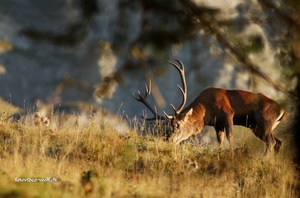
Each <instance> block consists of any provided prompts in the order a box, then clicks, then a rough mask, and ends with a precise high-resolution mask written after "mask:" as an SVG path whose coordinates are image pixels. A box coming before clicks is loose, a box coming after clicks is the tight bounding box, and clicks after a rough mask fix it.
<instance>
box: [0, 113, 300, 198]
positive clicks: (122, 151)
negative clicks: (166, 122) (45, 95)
mask: <svg viewBox="0 0 300 198" xmlns="http://www.w3.org/2000/svg"><path fill="white" fill-rule="evenodd" d="M81 119H82V118H79V116H64V117H63V119H62V118H61V116H59V115H52V117H51V122H52V124H51V125H50V126H49V127H45V126H43V125H42V126H41V125H40V126H35V125H34V121H32V119H30V116H28V118H27V119H24V120H22V121H20V122H10V121H5V119H3V116H2V117H1V119H0V158H1V166H0V174H1V177H0V197H84V196H88V197H298V196H299V181H298V180H299V178H298V175H297V171H296V167H295V164H294V163H293V156H294V154H293V150H292V146H285V147H284V148H283V150H282V151H281V152H280V153H279V154H278V155H276V156H275V157H269V158H263V157H262V156H261V153H262V143H261V142H260V141H257V140H255V138H254V135H252V134H250V133H246V132H245V131H244V129H238V130H237V131H238V132H239V131H240V133H241V134H244V132H245V134H249V136H247V135H241V136H239V137H237V138H236V144H237V145H238V146H239V147H238V148H237V149H236V151H235V155H234V157H231V156H230V153H229V152H228V151H227V150H226V149H225V150H222V151H220V150H218V149H217V147H215V146H205V147H200V146H199V145H195V144H193V143H186V144H183V145H180V146H172V145H171V144H170V143H168V142H165V141H163V140H162V138H159V137H154V136H138V135H136V132H134V131H133V130H132V129H130V128H128V127H126V126H127V125H126V124H122V127H121V128H122V130H123V133H120V130H121V129H120V127H117V126H120V125H121V123H122V122H123V121H121V120H120V119H119V118H116V117H114V116H111V115H104V114H101V115H99V116H96V117H93V118H90V117H89V116H85V122H84V121H80V120H81ZM113 120H115V121H113ZM53 122H54V124H53ZM290 138H291V137H289V136H288V135H282V138H281V139H283V140H284V142H285V143H286V145H288V143H287V142H289V140H290ZM257 145H259V147H260V148H259V151H257V147H258V146H257ZM84 171H86V172H88V171H89V172H90V173H93V174H91V177H90V178H87V179H86V178H85V180H83V179H82V178H81V177H82V173H83V172H84ZM20 177H22V178H46V177H55V178H57V179H58V180H59V181H57V182H52V183H51V182H48V183H42V182H39V183H18V182H15V178H20ZM86 181H87V182H86ZM83 183H84V184H83ZM86 183H88V185H86ZM85 186H88V187H85ZM86 188H88V189H91V188H92V189H93V190H92V191H91V192H88V190H87V189H86Z"/></svg>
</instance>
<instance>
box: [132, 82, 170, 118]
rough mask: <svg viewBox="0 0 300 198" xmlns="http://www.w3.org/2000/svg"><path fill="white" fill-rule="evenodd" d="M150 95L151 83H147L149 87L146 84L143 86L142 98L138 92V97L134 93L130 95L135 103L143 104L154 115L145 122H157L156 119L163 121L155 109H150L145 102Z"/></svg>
mask: <svg viewBox="0 0 300 198" xmlns="http://www.w3.org/2000/svg"><path fill="white" fill-rule="evenodd" d="M150 93H151V81H149V86H148V85H147V84H145V94H144V95H143V96H142V94H141V92H140V91H139V90H138V91H137V94H138V97H137V96H136V95H135V94H134V93H132V95H133V97H134V98H135V99H136V100H137V101H139V102H141V103H143V104H144V105H145V106H146V107H147V108H148V109H149V110H150V111H151V113H152V114H153V115H154V117H152V118H147V119H146V120H147V121H153V120H157V119H160V120H165V117H164V116H160V115H158V114H157V111H156V109H155V110H154V109H153V108H152V107H151V105H150V104H149V103H148V102H147V100H146V98H147V97H148V96H149V95H150ZM143 118H144V116H143Z"/></svg>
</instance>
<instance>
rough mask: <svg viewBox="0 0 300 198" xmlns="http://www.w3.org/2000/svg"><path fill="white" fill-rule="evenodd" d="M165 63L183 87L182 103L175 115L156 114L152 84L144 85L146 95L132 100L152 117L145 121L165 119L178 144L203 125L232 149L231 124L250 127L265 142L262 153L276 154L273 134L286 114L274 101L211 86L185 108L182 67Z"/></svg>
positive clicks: (241, 91)
mask: <svg viewBox="0 0 300 198" xmlns="http://www.w3.org/2000/svg"><path fill="white" fill-rule="evenodd" d="M176 61H177V62H178V64H176V63H174V62H171V61H168V62H169V63H170V64H171V65H173V66H174V67H175V68H176V69H177V70H178V72H179V74H180V78H181V82H182V87H180V86H179V85H178V87H179V89H180V91H181V94H182V96H183V100H182V102H181V104H180V106H179V107H178V108H175V107H174V106H173V105H172V104H171V106H172V108H173V109H174V115H172V116H171V115H168V114H167V113H165V112H164V116H161V115H158V114H157V112H156V111H155V110H154V109H153V108H152V107H151V105H150V104H149V103H148V102H147V100H146V98H147V96H149V95H150V92H151V84H150V85H149V86H147V85H146V93H145V94H144V95H142V94H141V93H140V91H138V97H136V96H135V99H136V100H137V101H139V102H141V103H143V104H144V105H145V106H146V107H147V108H148V109H149V110H150V111H151V112H152V114H153V115H154V117H152V118H148V119H146V120H148V121H151V120H152V121H153V120H157V119H159V120H164V121H165V122H166V123H168V124H169V125H170V128H171V131H172V135H171V137H170V141H171V142H173V143H175V144H179V143H180V142H182V141H183V140H186V139H187V138H189V137H190V136H192V135H196V134H199V133H201V131H202V129H203V128H204V126H206V125H209V126H213V127H214V128H215V130H216V133H217V140H218V142H219V144H220V145H222V143H223V140H224V136H225V134H226V137H227V140H228V141H229V145H230V147H231V149H232V150H233V146H234V142H233V125H241V126H245V127H248V128H250V129H251V130H252V131H253V133H254V134H255V135H256V136H257V137H258V138H260V139H261V140H262V141H264V142H265V143H266V150H265V154H267V153H269V152H271V151H272V150H273V149H274V150H275V152H276V153H277V152H278V151H279V149H280V146H281V141H280V140H278V139H277V138H275V137H274V135H273V131H274V129H275V128H276V127H277V125H278V124H279V123H280V121H281V120H282V118H283V117H284V115H285V111H284V109H283V108H281V107H280V105H279V104H278V103H277V102H275V101H274V100H272V99H270V98H268V97H266V96H265V95H264V94H261V93H252V92H249V91H243V90H226V89H221V88H214V87H210V88H207V89H205V90H204V91H202V92H201V93H200V94H199V95H198V96H197V97H196V99H195V100H194V101H193V102H192V103H191V104H190V105H189V106H187V107H186V108H184V106H185V103H186V100H187V85H186V80H185V74H184V65H183V63H182V62H181V61H179V60H176Z"/></svg>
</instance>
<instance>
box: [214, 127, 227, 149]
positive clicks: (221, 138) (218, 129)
mask: <svg viewBox="0 0 300 198" xmlns="http://www.w3.org/2000/svg"><path fill="white" fill-rule="evenodd" d="M215 130H216V134H217V140H218V142H219V146H220V147H222V146H223V142H224V136H225V132H224V126H222V125H220V124H219V123H217V124H216V125H215Z"/></svg>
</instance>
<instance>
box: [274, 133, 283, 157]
mask: <svg viewBox="0 0 300 198" xmlns="http://www.w3.org/2000/svg"><path fill="white" fill-rule="evenodd" d="M274 138H275V141H276V144H275V146H274V151H275V153H278V152H279V150H280V147H281V144H282V143H281V141H280V140H278V139H277V138H276V137H274Z"/></svg>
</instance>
